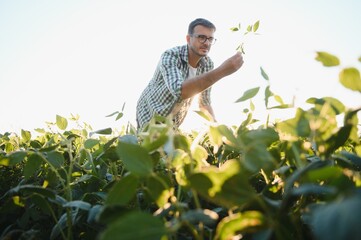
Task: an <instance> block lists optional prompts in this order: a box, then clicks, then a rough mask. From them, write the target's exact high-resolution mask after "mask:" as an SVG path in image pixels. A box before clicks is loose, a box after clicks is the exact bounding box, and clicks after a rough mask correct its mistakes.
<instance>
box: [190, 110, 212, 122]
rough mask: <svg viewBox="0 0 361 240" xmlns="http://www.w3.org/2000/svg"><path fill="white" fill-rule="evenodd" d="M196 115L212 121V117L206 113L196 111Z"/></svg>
mask: <svg viewBox="0 0 361 240" xmlns="http://www.w3.org/2000/svg"><path fill="white" fill-rule="evenodd" d="M194 112H195V113H197V114H198V115H199V116H201V117H202V118H204V119H205V120H207V121H212V116H211V115H210V114H209V113H208V112H205V111H194Z"/></svg>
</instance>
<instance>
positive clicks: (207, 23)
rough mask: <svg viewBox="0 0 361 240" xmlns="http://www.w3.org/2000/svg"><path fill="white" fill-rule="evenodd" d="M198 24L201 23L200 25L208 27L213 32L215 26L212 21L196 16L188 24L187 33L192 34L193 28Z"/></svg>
mask: <svg viewBox="0 0 361 240" xmlns="http://www.w3.org/2000/svg"><path fill="white" fill-rule="evenodd" d="M198 25H201V26H203V27H206V28H209V29H213V32H215V31H216V26H214V24H213V23H211V22H210V21H208V20H207V19H204V18H197V19H195V20H193V21H192V22H191V23H190V24H189V26H188V34H189V35H192V34H193V33H194V28H195V27H196V26H198Z"/></svg>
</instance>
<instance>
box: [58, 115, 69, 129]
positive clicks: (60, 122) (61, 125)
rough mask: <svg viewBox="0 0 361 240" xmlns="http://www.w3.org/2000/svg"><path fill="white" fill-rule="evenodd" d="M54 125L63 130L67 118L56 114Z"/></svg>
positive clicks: (66, 124) (66, 123)
mask: <svg viewBox="0 0 361 240" xmlns="http://www.w3.org/2000/svg"><path fill="white" fill-rule="evenodd" d="M56 126H58V128H59V129H60V130H65V129H66V127H67V126H68V120H66V118H64V117H62V116H59V115H56Z"/></svg>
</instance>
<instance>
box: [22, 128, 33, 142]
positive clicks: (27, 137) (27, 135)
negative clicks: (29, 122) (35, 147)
mask: <svg viewBox="0 0 361 240" xmlns="http://www.w3.org/2000/svg"><path fill="white" fill-rule="evenodd" d="M21 137H22V138H23V141H24V142H28V141H30V139H31V133H30V131H26V130H23V129H21Z"/></svg>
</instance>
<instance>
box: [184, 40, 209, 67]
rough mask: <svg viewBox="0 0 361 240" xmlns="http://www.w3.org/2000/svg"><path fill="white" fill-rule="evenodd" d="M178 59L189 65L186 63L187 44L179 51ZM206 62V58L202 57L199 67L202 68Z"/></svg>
mask: <svg viewBox="0 0 361 240" xmlns="http://www.w3.org/2000/svg"><path fill="white" fill-rule="evenodd" d="M180 57H181V59H182V60H183V61H184V62H186V63H187V64H188V63H189V62H188V44H186V45H183V46H182V47H181V50H180ZM207 61H208V58H207V57H202V58H201V59H200V61H199V66H202V67H204V66H205V64H206V62H207Z"/></svg>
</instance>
